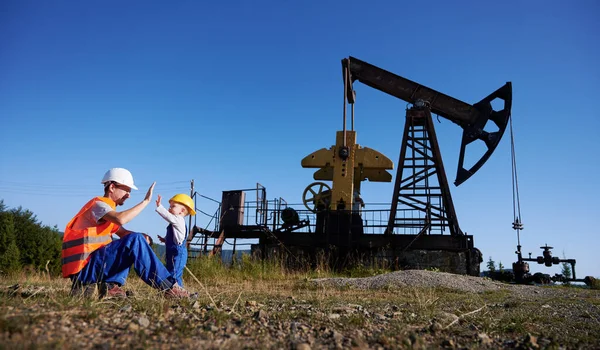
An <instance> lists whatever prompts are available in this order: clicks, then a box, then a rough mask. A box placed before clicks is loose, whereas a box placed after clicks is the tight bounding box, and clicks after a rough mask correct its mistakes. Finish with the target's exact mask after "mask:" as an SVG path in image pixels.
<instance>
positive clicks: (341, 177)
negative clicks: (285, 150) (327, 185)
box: [301, 130, 394, 210]
mask: <svg viewBox="0 0 600 350" xmlns="http://www.w3.org/2000/svg"><path fill="white" fill-rule="evenodd" d="M345 141H346V142H345V146H344V132H343V131H338V132H337V133H336V144H335V145H334V146H332V147H331V148H329V149H326V148H321V149H320V150H318V151H315V152H313V153H311V154H309V155H308V156H306V157H304V159H302V162H301V164H302V167H303V168H318V169H319V170H317V171H315V173H314V175H313V178H314V179H315V180H317V181H319V180H321V181H333V186H332V189H331V197H329V198H328V199H329V209H330V210H337V209H340V210H350V209H351V208H352V207H353V204H354V198H355V195H354V194H355V193H360V184H361V181H365V180H369V181H374V182H391V181H392V175H391V174H390V173H389V172H387V171H386V170H388V169H393V168H394V163H393V162H392V161H391V160H390V159H389V158H387V157H386V156H384V155H383V154H381V153H380V152H378V151H376V150H374V149H371V148H367V147H361V146H360V145H359V144H357V143H356V131H349V130H347V131H346V140H345ZM313 185H314V184H311V185H310V186H309V187H307V189H306V190H305V191H304V193H305V194H306V193H307V192H310V191H309V188H310V187H311V186H313ZM304 198H305V196H303V199H304ZM314 204H316V202H314ZM305 205H306V203H305ZM309 209H311V208H309Z"/></svg>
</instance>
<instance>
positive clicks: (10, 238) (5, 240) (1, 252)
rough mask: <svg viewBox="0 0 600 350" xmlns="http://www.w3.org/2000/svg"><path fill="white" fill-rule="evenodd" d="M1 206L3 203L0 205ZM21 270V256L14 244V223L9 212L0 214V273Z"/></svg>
mask: <svg viewBox="0 0 600 350" xmlns="http://www.w3.org/2000/svg"><path fill="white" fill-rule="evenodd" d="M0 204H1V205H3V204H4V203H0ZM2 209H3V208H2ZM20 269H21V254H20V252H19V248H17V244H16V242H15V223H14V220H13V216H12V214H11V213H9V212H5V211H1V212H0V273H3V274H5V273H11V272H16V271H18V270H20Z"/></svg>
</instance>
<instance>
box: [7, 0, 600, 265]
mask: <svg viewBox="0 0 600 350" xmlns="http://www.w3.org/2000/svg"><path fill="white" fill-rule="evenodd" d="M206 3H208V2H200V1H172V2H166V1H120V2H117V1H85V2H81V1H25V0H18V1H16V0H14V1H13V0H5V1H2V2H1V3H0V118H1V119H0V120H1V122H2V128H1V130H0V138H1V140H2V148H1V150H0V198H2V199H3V200H4V202H5V204H6V205H8V206H9V207H18V206H22V207H24V208H26V209H29V210H31V211H33V212H34V213H35V214H36V215H37V217H38V219H39V220H41V221H42V223H43V224H46V225H49V226H54V225H57V226H58V227H59V228H60V229H61V230H62V229H63V228H64V226H65V225H66V223H67V222H68V221H69V219H70V218H71V217H72V216H73V215H74V214H75V213H76V212H77V211H78V210H79V208H80V207H81V206H82V205H83V204H84V203H85V202H86V201H87V200H88V199H89V198H91V197H92V196H95V195H100V194H101V192H102V187H101V185H100V183H99V182H100V179H101V177H102V175H103V174H104V172H105V171H106V170H107V169H108V168H111V167H125V168H128V169H130V170H131V171H132V173H133V175H134V178H135V181H136V184H137V185H138V187H139V188H140V190H139V191H136V192H134V194H133V196H132V198H131V199H130V200H129V201H128V202H127V203H126V207H130V206H131V205H133V204H135V203H137V202H139V201H140V200H142V198H143V196H144V194H145V190H146V189H147V187H148V186H149V185H150V184H151V183H152V181H157V186H156V191H155V193H158V194H161V195H163V197H170V196H172V195H173V194H175V193H177V192H187V191H188V190H189V181H190V180H191V179H194V180H195V183H196V188H197V190H198V192H199V193H201V194H203V195H205V196H208V197H211V198H215V199H220V198H221V191H223V190H232V189H239V188H251V187H254V186H255V184H256V183H257V182H260V183H261V184H262V185H264V186H265V187H266V188H267V197H268V198H269V199H272V198H278V197H283V198H285V199H286V200H287V201H288V202H289V203H299V202H301V196H302V191H303V190H304V188H305V187H306V186H307V185H308V184H310V183H311V182H313V180H312V173H313V171H314V169H303V168H302V167H301V166H300V160H301V159H302V158H303V157H304V156H306V155H308V154H310V153H311V152H313V151H315V150H317V149H320V148H324V147H325V148H329V147H330V146H331V145H333V144H334V143H335V132H336V131H337V130H341V129H342V107H343V105H342V93H343V91H342V86H343V82H342V77H341V64H340V60H341V59H342V58H345V57H348V56H354V57H357V58H359V59H362V60H364V61H367V62H369V63H372V64H374V65H376V66H379V67H381V68H384V69H386V70H389V71H392V72H394V73H396V74H398V75H401V76H404V77H406V78H408V79H411V80H414V81H417V82H419V83H421V84H423V85H426V86H429V87H431V88H434V89H436V90H438V91H441V92H443V93H445V94H447V95H450V96H453V97H455V98H458V99H460V100H462V101H465V102H469V103H475V102H477V101H479V100H480V99H481V98H483V97H485V96H487V95H488V94H489V93H491V92H492V91H494V90H496V89H497V88H499V87H500V86H502V85H503V84H504V83H505V82H506V81H511V82H512V84H513V109H512V116H513V126H514V132H515V134H514V137H515V145H516V157H517V167H518V171H519V173H518V176H519V185H520V196H521V212H522V219H523V222H524V224H525V230H524V231H523V232H522V236H521V243H522V245H523V252H524V253H525V254H526V253H527V252H533V255H534V256H537V255H539V253H540V249H539V248H538V247H540V246H542V245H544V244H546V243H548V244H549V245H552V246H554V247H555V249H554V254H555V256H561V257H562V256H563V253H564V255H565V256H566V257H567V258H575V259H577V266H576V271H577V274H578V277H579V276H581V277H583V276H585V275H595V276H600V270H599V269H598V266H599V264H598V263H597V257H596V255H595V254H597V252H596V250H597V247H600V238H599V237H600V232H599V229H598V224H597V218H598V217H599V214H600V210H599V209H598V204H597V203H598V198H599V195H600V191H599V190H598V185H597V180H598V173H600V161H599V160H598V157H597V156H596V155H595V153H596V152H598V150H599V149H600V141H598V140H599V138H598V136H597V130H598V129H599V127H600V115H599V112H598V109H597V107H596V101H597V100H598V96H600V68H599V64H598V62H600V41H599V40H598V37H599V35H600V24H599V21H598V20H597V19H598V16H599V15H600V5H598V3H597V2H596V1H579V2H577V3H567V2H566V1H527V2H520V1H507V2H502V3H493V2H482V1H463V2H448V1H433V2H428V3H427V4H426V5H425V4H421V5H419V4H416V3H410V2H399V1H373V2H371V3H370V4H367V2H365V1H344V2H337V3H334V2H333V1H331V2H325V1H323V2H317V1H314V2H309V1H303V2H300V1H298V2H292V1H223V2H213V3H212V4H206ZM355 89H356V90H357V103H356V106H355V109H356V121H355V129H356V130H357V135H358V136H357V138H358V143H359V144H361V145H363V146H366V147H370V148H374V149H376V150H378V151H380V152H382V153H383V154H385V155H386V156H388V157H389V158H390V159H392V160H393V161H394V163H395V166H397V164H396V163H397V159H398V154H399V151H400V142H401V135H402V128H403V126H404V109H405V107H406V103H405V102H404V101H401V100H398V99H395V98H393V97H391V96H388V95H386V94H384V93H382V92H379V91H376V90H374V89H371V88H369V87H367V86H365V85H362V84H360V83H358V84H356V85H355ZM440 121H441V123H437V122H436V131H437V135H438V139H439V142H440V147H441V152H442V155H443V158H444V165H445V168H446V171H447V173H448V177H449V179H450V181H453V180H454V175H455V171H456V164H457V158H458V149H459V145H460V137H461V129H460V128H459V127H457V126H456V125H455V124H453V123H451V122H449V121H447V120H445V119H443V118H441V119H440ZM509 136H510V135H509V134H508V132H507V133H506V134H505V137H504V138H503V139H502V141H501V143H500V145H499V146H498V148H497V149H496V152H495V153H494V154H493V155H492V157H491V158H490V159H489V161H488V162H487V163H486V164H485V165H484V167H483V168H482V169H481V170H480V171H479V172H478V173H477V174H476V175H475V176H473V177H472V178H471V179H469V180H468V181H467V182H466V183H464V184H463V185H461V186H460V187H455V186H454V185H451V191H452V195H453V199H454V203H455V206H456V211H457V215H458V218H459V223H460V225H461V228H462V230H463V231H466V232H467V233H469V234H473V235H474V237H475V245H476V246H477V247H478V248H479V249H481V250H482V252H483V254H484V257H485V260H487V259H488V258H489V257H490V256H491V257H493V259H494V260H495V261H496V262H498V261H501V262H502V263H503V264H504V265H505V266H507V267H508V266H510V263H511V262H513V261H514V260H516V256H515V254H514V250H515V246H516V235H515V232H514V231H513V230H512V229H511V223H512V220H513V211H512V191H511V166H510V165H511V163H510V142H509V141H510V140H509ZM393 174H394V176H395V170H394V171H393ZM392 189H393V183H365V184H364V185H363V191H362V192H363V193H362V194H363V198H364V200H365V201H366V202H367V203H369V202H382V201H384V202H389V201H390V199H391V194H392ZM153 208H154V205H153V204H151V205H150V206H149V207H148V208H147V209H146V210H145V211H144V212H143V213H142V214H141V215H140V216H138V217H137V218H136V219H135V220H134V221H132V222H131V223H129V224H128V225H127V228H129V229H132V230H137V231H144V232H149V233H151V234H152V235H154V236H156V234H163V233H164V226H165V223H164V222H163V221H162V219H160V218H159V217H158V215H157V214H156V213H155V212H154V209H153ZM207 210H208V209H207ZM203 220H205V218H202V217H199V221H200V223H199V224H200V225H203V224H206V222H202V221H203ZM482 267H483V266H482ZM532 269H533V270H534V271H543V272H546V273H554V272H558V271H559V268H558V267H554V268H544V267H542V266H539V265H533V264H532Z"/></svg>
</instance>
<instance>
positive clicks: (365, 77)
mask: <svg viewBox="0 0 600 350" xmlns="http://www.w3.org/2000/svg"><path fill="white" fill-rule="evenodd" d="M342 73H343V79H344V113H343V114H344V115H343V130H342V131H338V132H337V135H336V144H335V145H334V146H332V147H331V148H330V149H320V150H318V151H316V152H314V153H312V154H310V155H308V156H307V157H305V158H304V159H303V160H302V162H301V164H302V167H305V168H318V169H319V170H317V171H316V172H315V173H314V176H313V177H314V179H315V180H319V181H324V180H330V181H332V182H333V184H332V187H331V188H329V186H328V185H327V184H326V183H323V182H315V183H313V184H311V185H309V186H308V187H307V188H306V190H305V191H304V194H303V201H304V204H305V205H306V206H307V208H309V209H310V210H311V211H313V212H316V214H317V224H316V226H317V227H316V231H317V232H316V233H317V236H318V237H319V238H320V239H317V241H318V242H321V243H325V244H330V245H335V246H336V247H337V248H341V250H342V251H344V252H346V253H347V252H351V251H355V252H364V251H365V250H371V251H372V250H374V249H378V250H379V252H384V253H382V254H384V255H386V256H388V257H391V258H392V259H394V260H395V261H396V262H398V261H401V265H405V266H415V267H427V266H430V267H440V268H441V269H442V270H448V271H451V272H458V273H467V274H471V275H478V274H479V264H480V262H481V261H482V258H481V253H480V252H479V250H478V249H476V248H475V247H474V245H473V236H472V235H466V234H464V233H463V231H462V230H461V229H460V226H459V224H458V218H457V215H456V212H455V209H454V205H453V202H452V197H451V195H450V188H449V185H448V180H447V178H446V173H445V171H444V166H443V163H442V158H441V153H440V149H439V144H438V141H437V137H436V134H435V129H434V126H433V121H432V116H431V115H432V113H434V114H437V115H438V116H441V117H443V118H445V119H448V120H450V121H451V122H453V123H455V124H457V125H458V126H460V127H461V128H462V141H461V145H460V153H459V160H458V169H457V173H456V179H455V181H454V184H455V185H456V186H458V185H460V184H462V183H464V182H465V181H466V180H468V179H469V178H470V177H471V176H473V175H474V174H475V173H476V172H477V171H478V170H479V169H480V168H481V167H482V166H483V164H484V163H485V162H486V161H487V160H488V159H489V157H490V156H491V154H492V153H493V152H494V150H495V149H496V147H497V146H498V143H499V142H500V140H501V138H502V135H503V134H504V131H505V129H506V127H507V125H508V121H509V117H510V111H511V103H512V86H511V83H510V82H507V83H506V84H504V85H503V86H502V87H500V88H499V89H498V90H496V91H494V92H492V93H491V94H490V95H488V96H487V97H485V98H483V99H482V100H481V101H479V102H477V103H475V104H468V103H465V102H462V101H460V100H458V99H455V98H453V97H451V96H448V95H445V94H443V93H441V92H438V91H436V90H434V89H431V88H428V87H426V86H423V85H420V84H418V83H416V82H414V81H411V80H408V79H406V78H403V77H400V76H398V75H396V74H394V73H391V72H388V71H386V70H384V69H381V68H378V67H376V66H374V65H371V64H369V63H367V62H364V61H361V60H359V59H357V58H354V57H349V58H345V59H343V60H342ZM356 81H358V82H360V83H363V84H364V85H367V86H370V87H372V88H374V89H377V90H379V91H382V92H385V93H387V94H389V95H392V96H394V97H397V98H399V99H401V100H404V101H406V102H408V103H409V104H411V107H410V108H408V109H407V110H406V124H405V127H404V132H403V136H402V144H401V148H400V159H399V161H398V169H397V173H396V178H395V184H394V190H393V195H392V202H391V208H390V211H389V218H388V220H387V224H386V225H385V226H386V227H385V231H384V233H383V234H380V235H371V234H363V229H364V227H363V225H362V219H361V212H360V206H358V205H357V203H355V202H356V201H357V200H359V197H358V195H357V194H359V193H360V183H361V182H362V181H365V180H369V181H380V182H390V181H391V175H390V174H389V173H388V172H387V171H386V170H389V169H393V163H392V162H391V161H390V160H389V159H388V158H387V157H385V156H384V155H383V154H381V153H379V152H377V151H375V150H372V149H370V148H366V147H361V146H360V145H359V144H357V143H356V131H354V130H353V128H354V122H353V121H354V103H355V101H356V93H355V90H354V88H353V84H354V83H355V82H356ZM496 99H499V100H501V102H503V104H502V105H503V107H502V109H500V110H494V109H493V108H492V101H493V100H496ZM348 104H350V105H351V106H352V109H351V113H352V130H347V128H346V119H347V105H348ZM490 121H491V122H492V123H493V124H495V126H496V128H495V129H494V130H492V131H487V130H486V126H489V125H488V124H489V123H488V122H490ZM473 142H482V143H483V144H484V146H485V148H486V151H485V153H484V154H483V155H482V156H481V158H480V159H479V160H478V161H477V162H475V163H474V165H472V166H471V167H470V168H468V169H467V168H465V165H464V164H465V153H466V149H467V146H468V145H469V144H471V143H473ZM407 231H408V232H413V233H411V234H410V233H409V234H405V233H404V232H407ZM436 233H437V234H436ZM399 259H400V260H399Z"/></svg>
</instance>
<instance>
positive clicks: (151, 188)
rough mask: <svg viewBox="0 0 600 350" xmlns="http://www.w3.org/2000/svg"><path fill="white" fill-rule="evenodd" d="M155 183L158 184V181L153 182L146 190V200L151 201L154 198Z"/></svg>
mask: <svg viewBox="0 0 600 350" xmlns="http://www.w3.org/2000/svg"><path fill="white" fill-rule="evenodd" d="M154 185H156V181H154V182H153V183H152V185H151V186H150V188H149V189H148V192H146V197H144V200H145V201H150V200H151V199H152V191H153V190H154Z"/></svg>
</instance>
